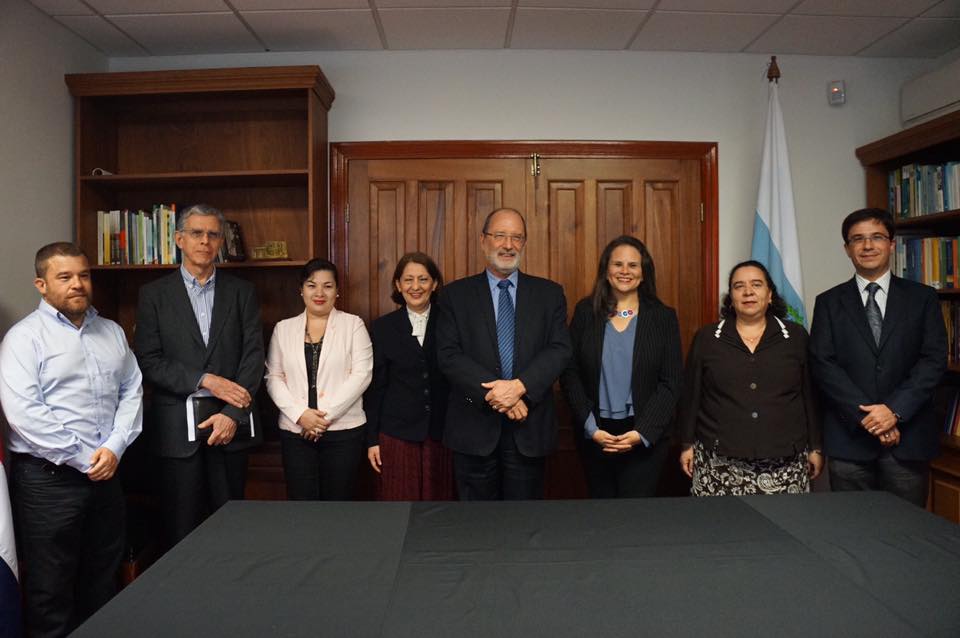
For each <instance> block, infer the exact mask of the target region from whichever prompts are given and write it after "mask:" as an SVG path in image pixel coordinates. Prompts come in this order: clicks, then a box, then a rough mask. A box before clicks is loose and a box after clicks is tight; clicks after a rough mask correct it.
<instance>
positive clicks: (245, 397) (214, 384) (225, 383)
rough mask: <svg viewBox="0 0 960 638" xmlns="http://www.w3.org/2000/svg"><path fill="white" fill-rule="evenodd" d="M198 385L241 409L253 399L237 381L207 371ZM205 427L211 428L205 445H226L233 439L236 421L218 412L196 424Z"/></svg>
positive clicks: (247, 406) (201, 427)
mask: <svg viewBox="0 0 960 638" xmlns="http://www.w3.org/2000/svg"><path fill="white" fill-rule="evenodd" d="M200 387H201V388H203V389H205V390H209V391H210V394H212V395H213V396H215V397H217V398H218V399H220V400H221V401H223V402H224V403H228V404H230V405H232V406H233V407H235V408H239V409H241V410H246V409H248V408H249V407H250V403H251V402H252V400H253V399H251V397H250V393H249V392H247V389H246V388H245V387H243V386H242V385H240V384H239V383H236V382H235V381H231V380H230V379H227V378H226V377H221V376H219V375H216V374H212V373H209V372H208V373H207V374H205V375H203V378H202V379H201V380H200ZM207 428H213V431H211V432H210V436H209V437H208V438H207V445H226V444H227V443H229V442H230V441H232V440H233V437H234V435H236V433H237V422H236V421H235V420H234V419H233V418H231V417H229V416H227V415H226V414H223V413H219V414H214V415H213V416H211V417H210V418H209V419H207V420H206V421H204V422H203V423H200V424H199V425H197V429H198V430H205V429H207Z"/></svg>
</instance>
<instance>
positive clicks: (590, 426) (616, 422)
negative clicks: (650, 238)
mask: <svg viewBox="0 0 960 638" xmlns="http://www.w3.org/2000/svg"><path fill="white" fill-rule="evenodd" d="M570 341H571V343H572V344H573V358H572V359H571V361H570V365H569V366H568V368H567V370H566V371H565V372H564V374H563V376H562V377H561V384H562V385H563V389H564V392H565V393H566V396H567V401H568V402H569V404H570V408H571V410H572V411H573V416H574V440H575V442H576V444H577V448H578V451H579V452H580V458H581V460H582V462H583V466H584V471H585V473H586V477H587V488H588V491H589V493H590V496H591V497H592V498H613V497H640V496H653V495H654V493H655V492H656V489H657V483H658V482H659V478H660V471H661V469H662V468H663V463H664V460H665V459H666V454H667V442H666V440H665V439H666V434H667V431H668V427H669V426H670V424H671V422H672V420H673V413H674V408H675V406H676V403H677V396H678V393H679V389H680V379H681V374H682V373H681V371H682V365H683V363H682V355H681V352H680V327H679V324H678V323H677V314H676V312H675V311H674V310H673V308H669V307H667V306H665V305H664V304H663V303H661V301H660V300H659V299H658V298H657V286H656V270H655V268H654V265H653V258H652V257H651V256H650V253H649V252H648V251H647V248H646V246H644V245H643V242H641V241H640V240H638V239H636V238H634V237H630V236H628V235H623V236H620V237H617V238H616V239H614V240H613V241H611V242H610V243H609V244H607V247H606V248H604V250H603V253H602V254H601V256H600V264H599V267H598V268H597V278H596V281H595V283H594V286H593V294H591V295H590V296H589V297H586V298H584V299H583V300H581V301H580V303H578V304H577V307H576V309H575V310H574V313H573V320H572V322H571V323H570Z"/></svg>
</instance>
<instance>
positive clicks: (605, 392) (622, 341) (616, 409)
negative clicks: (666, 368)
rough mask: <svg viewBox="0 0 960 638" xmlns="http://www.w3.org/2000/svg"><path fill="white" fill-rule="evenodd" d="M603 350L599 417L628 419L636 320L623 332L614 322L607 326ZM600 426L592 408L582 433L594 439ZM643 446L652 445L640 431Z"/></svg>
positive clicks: (608, 323) (630, 405)
mask: <svg viewBox="0 0 960 638" xmlns="http://www.w3.org/2000/svg"><path fill="white" fill-rule="evenodd" d="M604 331H605V332H604V337H603V353H602V354H601V357H600V388H599V393H598V398H599V405H598V406H597V408H598V411H599V412H600V417H601V418H604V419H626V418H629V417H632V416H634V414H635V413H634V411H633V386H634V378H633V342H634V339H636V335H637V320H636V318H634V319H631V320H630V323H628V324H627V327H626V328H625V329H624V330H623V332H618V331H617V329H616V328H614V327H613V323H611V322H609V321H608V322H607V323H606V325H605V326H604ZM599 429H600V427H599V425H597V418H596V416H594V414H593V412H591V413H590V414H588V415H587V420H586V421H585V422H584V424H583V435H584V437H585V438H588V439H592V438H593V435H594V434H596V433H597V430H599ZM640 442H641V443H643V445H644V447H650V442H649V441H647V439H646V437H644V436H643V435H642V434H641V435H640Z"/></svg>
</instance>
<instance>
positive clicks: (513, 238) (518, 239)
mask: <svg viewBox="0 0 960 638" xmlns="http://www.w3.org/2000/svg"><path fill="white" fill-rule="evenodd" d="M483 234H484V235H486V236H487V237H492V238H493V242H494V243H495V244H505V243H507V242H508V241H509V242H510V243H511V244H516V245H517V246H523V245H524V244H525V243H527V238H526V237H524V236H523V235H509V234H507V233H483Z"/></svg>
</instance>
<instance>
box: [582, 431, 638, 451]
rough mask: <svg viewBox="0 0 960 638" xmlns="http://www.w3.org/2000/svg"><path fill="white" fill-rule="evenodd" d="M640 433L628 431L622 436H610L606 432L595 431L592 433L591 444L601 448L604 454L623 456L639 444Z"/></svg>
mask: <svg viewBox="0 0 960 638" xmlns="http://www.w3.org/2000/svg"><path fill="white" fill-rule="evenodd" d="M641 441H642V439H641V438H640V433H639V432H637V431H636V430H628V431H627V432H624V433H623V434H619V435H617V434H610V433H609V432H607V431H606V430H597V431H596V432H594V433H593V442H594V443H596V444H597V445H599V446H600V447H601V448H603V451H604V452H605V453H606V454H623V453H624V452H629V451H630V450H632V449H633V448H634V447H636V446H637V445H638V444H642V443H641Z"/></svg>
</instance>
